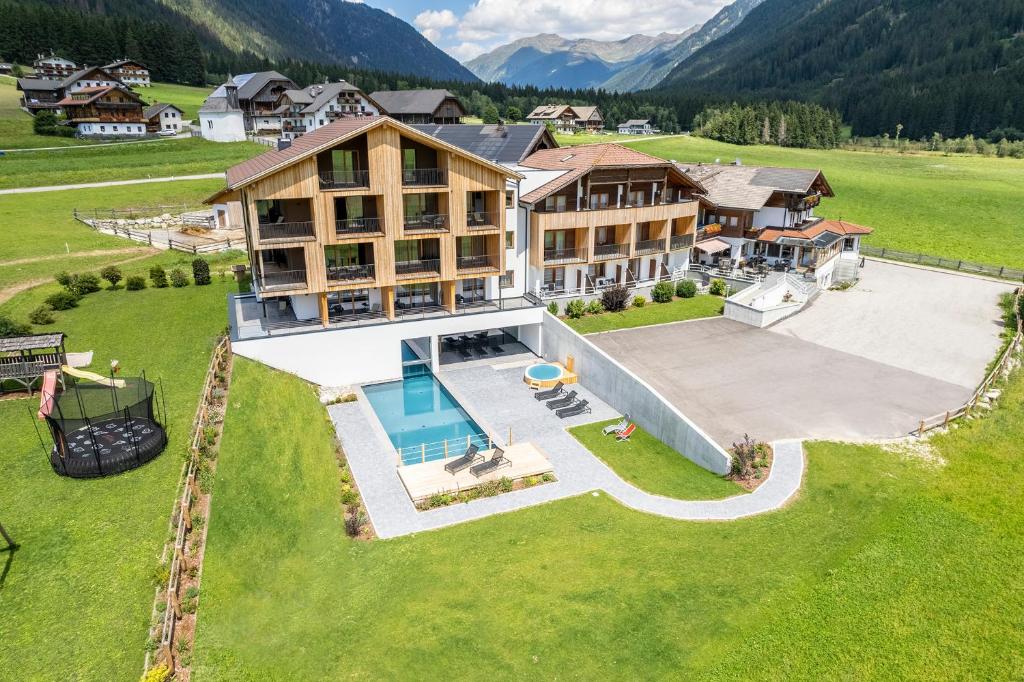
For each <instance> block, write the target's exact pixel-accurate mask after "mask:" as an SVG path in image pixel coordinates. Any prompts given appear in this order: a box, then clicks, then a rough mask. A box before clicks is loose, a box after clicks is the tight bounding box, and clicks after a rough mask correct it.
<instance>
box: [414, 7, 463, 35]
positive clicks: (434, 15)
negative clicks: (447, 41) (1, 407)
mask: <svg viewBox="0 0 1024 682" xmlns="http://www.w3.org/2000/svg"><path fill="white" fill-rule="evenodd" d="M412 23H413V24H415V25H416V28H418V29H419V30H420V33H422V34H423V37H424V38H426V39H427V40H429V41H430V42H432V43H436V42H438V41H440V40H441V36H442V33H443V32H444V30H445V29H446V28H451V27H452V26H455V25H456V24H457V23H459V18H458V17H456V16H455V12H452V11H451V10H450V9H442V10H433V9H428V10H424V11H423V12H420V13H419V14H417V15H416V18H415V19H413V20H412Z"/></svg>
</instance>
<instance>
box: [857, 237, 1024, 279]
mask: <svg viewBox="0 0 1024 682" xmlns="http://www.w3.org/2000/svg"><path fill="white" fill-rule="evenodd" d="M860 252H861V255H864V256H870V257H872V258H884V259H886V260H895V261H900V262H901V263H914V264H917V265H928V266H931V267H935V268H943V269H946V270H956V271H957V272H967V273H971V274H974V275H986V276H988V277H998V278H999V279H1007V280H1012V281H1014V282H1024V270H1019V269H1017V268H1011V267H1007V266H1005V265H986V264H984V263H975V262H973V261H967V260H958V259H955V258H942V257H940V256H929V255H927V254H924V253H913V252H910V251H898V250H896V249H888V248H879V247H877V246H869V245H867V244H862V245H861V247H860Z"/></svg>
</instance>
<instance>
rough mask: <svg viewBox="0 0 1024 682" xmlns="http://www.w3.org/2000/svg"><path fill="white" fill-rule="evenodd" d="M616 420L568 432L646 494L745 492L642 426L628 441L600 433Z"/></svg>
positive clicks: (690, 496)
mask: <svg viewBox="0 0 1024 682" xmlns="http://www.w3.org/2000/svg"><path fill="white" fill-rule="evenodd" d="M619 421H620V420H618V419H612V420H610V421H605V422H600V423H596V424H584V425H583V426H576V427H573V428H571V429H569V433H571V434H572V435H573V436H574V437H575V438H576V440H578V441H579V442H580V443H582V444H583V446H584V447H586V448H587V449H588V450H590V451H591V452H592V453H594V454H595V455H596V456H597V457H598V458H599V459H601V461H603V462H604V463H605V464H607V465H608V466H609V467H611V468H612V469H613V470H614V471H615V473H617V474H618V475H619V476H620V477H621V478H622V479H623V480H624V481H628V482H629V483H632V484H633V485H635V486H636V487H637V488H640V489H641V490H646V491H647V492H649V493H654V494H655V495H664V496H665V497H675V498H678V499H680V500H718V499H721V498H723V497H732V496H733V495H741V494H743V493H744V490H743V489H742V488H741V487H739V486H738V485H736V484H735V483H733V482H732V481H729V480H727V479H725V478H722V477H721V476H716V475H715V474H713V473H711V472H710V471H708V470H707V469H704V468H702V467H699V466H697V465H696V464H694V463H693V462H691V461H690V460H688V459H686V458H685V457H683V456H682V455H681V454H679V453H678V452H676V451H675V450H673V449H672V448H670V447H669V446H667V445H665V444H664V443H662V442H661V441H660V440H658V439H657V438H655V437H654V436H652V435H651V434H649V433H647V432H646V431H644V430H643V429H640V428H637V429H636V430H634V431H633V434H632V435H631V436H630V437H629V440H627V441H619V440H617V439H616V438H615V436H613V435H607V436H606V435H604V434H603V433H602V432H601V431H602V429H604V427H605V426H608V425H609V424H616V423H618V422H619Z"/></svg>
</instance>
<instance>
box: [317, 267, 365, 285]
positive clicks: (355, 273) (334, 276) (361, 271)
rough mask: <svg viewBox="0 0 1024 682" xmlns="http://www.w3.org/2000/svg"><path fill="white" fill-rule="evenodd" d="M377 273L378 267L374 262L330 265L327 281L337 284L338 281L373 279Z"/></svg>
mask: <svg viewBox="0 0 1024 682" xmlns="http://www.w3.org/2000/svg"><path fill="white" fill-rule="evenodd" d="M375 273H376V268H375V266H374V264H373V263H365V264H360V265H328V266H327V281H328V282H333V283H335V284H336V283H338V282H356V281H361V280H373V279H374V278H375Z"/></svg>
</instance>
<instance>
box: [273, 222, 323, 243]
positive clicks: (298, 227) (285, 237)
mask: <svg viewBox="0 0 1024 682" xmlns="http://www.w3.org/2000/svg"><path fill="white" fill-rule="evenodd" d="M259 236H260V241H261V242H278V241H291V240H295V241H309V240H311V239H313V238H314V236H315V233H314V230H313V221H312V220H302V221H299V222H291V223H260V224H259Z"/></svg>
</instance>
